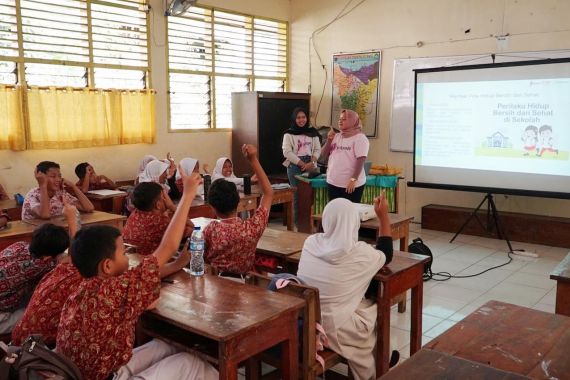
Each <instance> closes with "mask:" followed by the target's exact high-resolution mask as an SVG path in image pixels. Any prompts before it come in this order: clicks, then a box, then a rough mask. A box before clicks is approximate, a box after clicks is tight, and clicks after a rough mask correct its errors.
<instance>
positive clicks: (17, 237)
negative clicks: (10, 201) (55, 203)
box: [0, 220, 36, 250]
mask: <svg viewBox="0 0 570 380" xmlns="http://www.w3.org/2000/svg"><path fill="white" fill-rule="evenodd" d="M35 229H36V226H34V225H32V224H28V223H24V222H22V221H21V220H15V221H12V222H8V227H7V228H6V229H3V230H1V231H0V250H2V249H4V248H6V247H8V246H9V245H11V244H14V243H16V242H18V241H31V240H32V233H33V232H34V230H35Z"/></svg>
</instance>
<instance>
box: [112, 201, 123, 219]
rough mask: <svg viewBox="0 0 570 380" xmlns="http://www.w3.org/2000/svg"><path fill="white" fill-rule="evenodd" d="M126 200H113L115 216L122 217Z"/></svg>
mask: <svg viewBox="0 0 570 380" xmlns="http://www.w3.org/2000/svg"><path fill="white" fill-rule="evenodd" d="M124 200H125V198H123V197H114V198H113V208H112V210H113V211H112V213H113V214H119V215H121V214H122V213H123V201H124Z"/></svg>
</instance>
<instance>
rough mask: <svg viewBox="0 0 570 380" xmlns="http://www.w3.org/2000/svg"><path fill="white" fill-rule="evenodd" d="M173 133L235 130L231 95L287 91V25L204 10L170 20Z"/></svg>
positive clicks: (204, 8)
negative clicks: (213, 129) (201, 130)
mask: <svg viewBox="0 0 570 380" xmlns="http://www.w3.org/2000/svg"><path fill="white" fill-rule="evenodd" d="M168 67H169V109H170V129H171V130H188V129H205V128H219V129H220V128H231V127H232V119H231V118H232V116H231V111H232V108H231V94H232V92H242V91H250V90H256V91H274V92H277V91H285V89H286V83H287V23H286V22H281V21H272V20H266V19H262V18H258V17H255V16H249V15H242V14H236V13H232V12H227V11H221V10H218V9H212V8H206V7H191V8H190V9H189V10H188V11H186V12H185V13H184V14H183V15H180V16H170V17H168Z"/></svg>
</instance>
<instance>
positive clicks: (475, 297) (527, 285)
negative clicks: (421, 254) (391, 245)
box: [391, 224, 569, 358]
mask: <svg viewBox="0 0 570 380" xmlns="http://www.w3.org/2000/svg"><path fill="white" fill-rule="evenodd" d="M410 229H411V232H410V239H414V238H416V237H421V238H422V240H423V241H424V243H425V244H426V245H427V246H428V247H429V248H430V249H431V250H432V252H433V254H434V262H433V266H432V269H433V271H434V272H442V271H446V272H450V273H451V274H453V275H471V274H476V273H479V272H481V271H484V270H486V269H488V268H490V267H492V266H495V265H499V264H503V263H506V262H507V261H508V256H507V251H508V247H507V244H506V242H505V241H503V240H497V239H489V238H484V237H477V236H469V235H459V237H458V238H457V239H456V240H455V241H454V242H453V243H449V240H450V239H451V237H453V234H450V233H447V232H439V231H433V230H425V229H422V228H421V227H420V226H419V225H417V224H412V225H411V227H410ZM512 246H513V249H515V250H516V249H524V250H525V251H526V252H533V253H536V254H538V256H539V257H538V258H532V257H524V256H517V255H512V257H513V261H512V262H511V263H510V264H508V265H506V266H503V267H501V268H498V269H493V270H491V271H489V272H486V273H483V274H481V275H480V276H476V277H471V278H457V279H455V278H454V279H450V280H448V281H444V282H437V281H433V280H432V281H428V282H426V283H424V307H423V336H422V344H426V343H427V342H429V341H430V340H431V339H432V338H434V337H436V336H438V335H440V334H441V333H443V332H444V331H445V330H447V329H448V328H450V327H451V326H453V325H454V324H455V323H457V322H458V321H460V320H462V319H463V318H464V317H465V316H466V315H468V314H470V313H471V312H473V311H474V310H475V309H477V308H478V307H479V306H481V305H482V304H484V303H485V302H487V301H489V300H499V301H504V302H509V303H513V304H516V305H521V306H526V307H531V308H533V309H537V310H542V311H546V312H550V313H553V312H554V297H555V285H556V284H555V282H554V281H552V280H550V279H549V275H550V271H552V269H554V267H555V266H556V265H558V263H559V262H560V261H561V260H562V259H563V258H564V257H565V256H566V255H567V254H568V251H569V250H568V249H567V248H556V247H549V246H543V245H537V244H528V243H519V242H512ZM408 297H409V295H408ZM391 316H392V317H391V319H392V328H391V346H392V349H397V350H399V351H400V354H401V357H402V358H407V357H409V344H408V342H406V344H405V345H402V344H403V343H402V342H404V341H405V340H404V339H403V338H405V337H406V334H409V331H410V327H409V321H410V308H408V311H407V312H406V313H405V314H399V313H397V312H396V309H393V311H392V314H391Z"/></svg>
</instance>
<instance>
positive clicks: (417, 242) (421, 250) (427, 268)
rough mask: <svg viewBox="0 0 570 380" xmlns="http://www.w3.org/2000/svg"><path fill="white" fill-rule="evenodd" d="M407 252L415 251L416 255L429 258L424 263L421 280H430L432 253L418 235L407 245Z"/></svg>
mask: <svg viewBox="0 0 570 380" xmlns="http://www.w3.org/2000/svg"><path fill="white" fill-rule="evenodd" d="M408 252H410V253H415V254H416V255H423V256H428V257H429V260H428V261H427V262H426V263H425V264H424V275H423V280H424V281H429V280H431V278H432V276H433V273H432V271H431V265H432V263H433V254H432V253H431V249H429V247H428V246H427V245H425V244H424V242H423V240H422V239H421V238H419V237H418V238H415V239H414V240H412V244H410V245H409V246H408Z"/></svg>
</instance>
